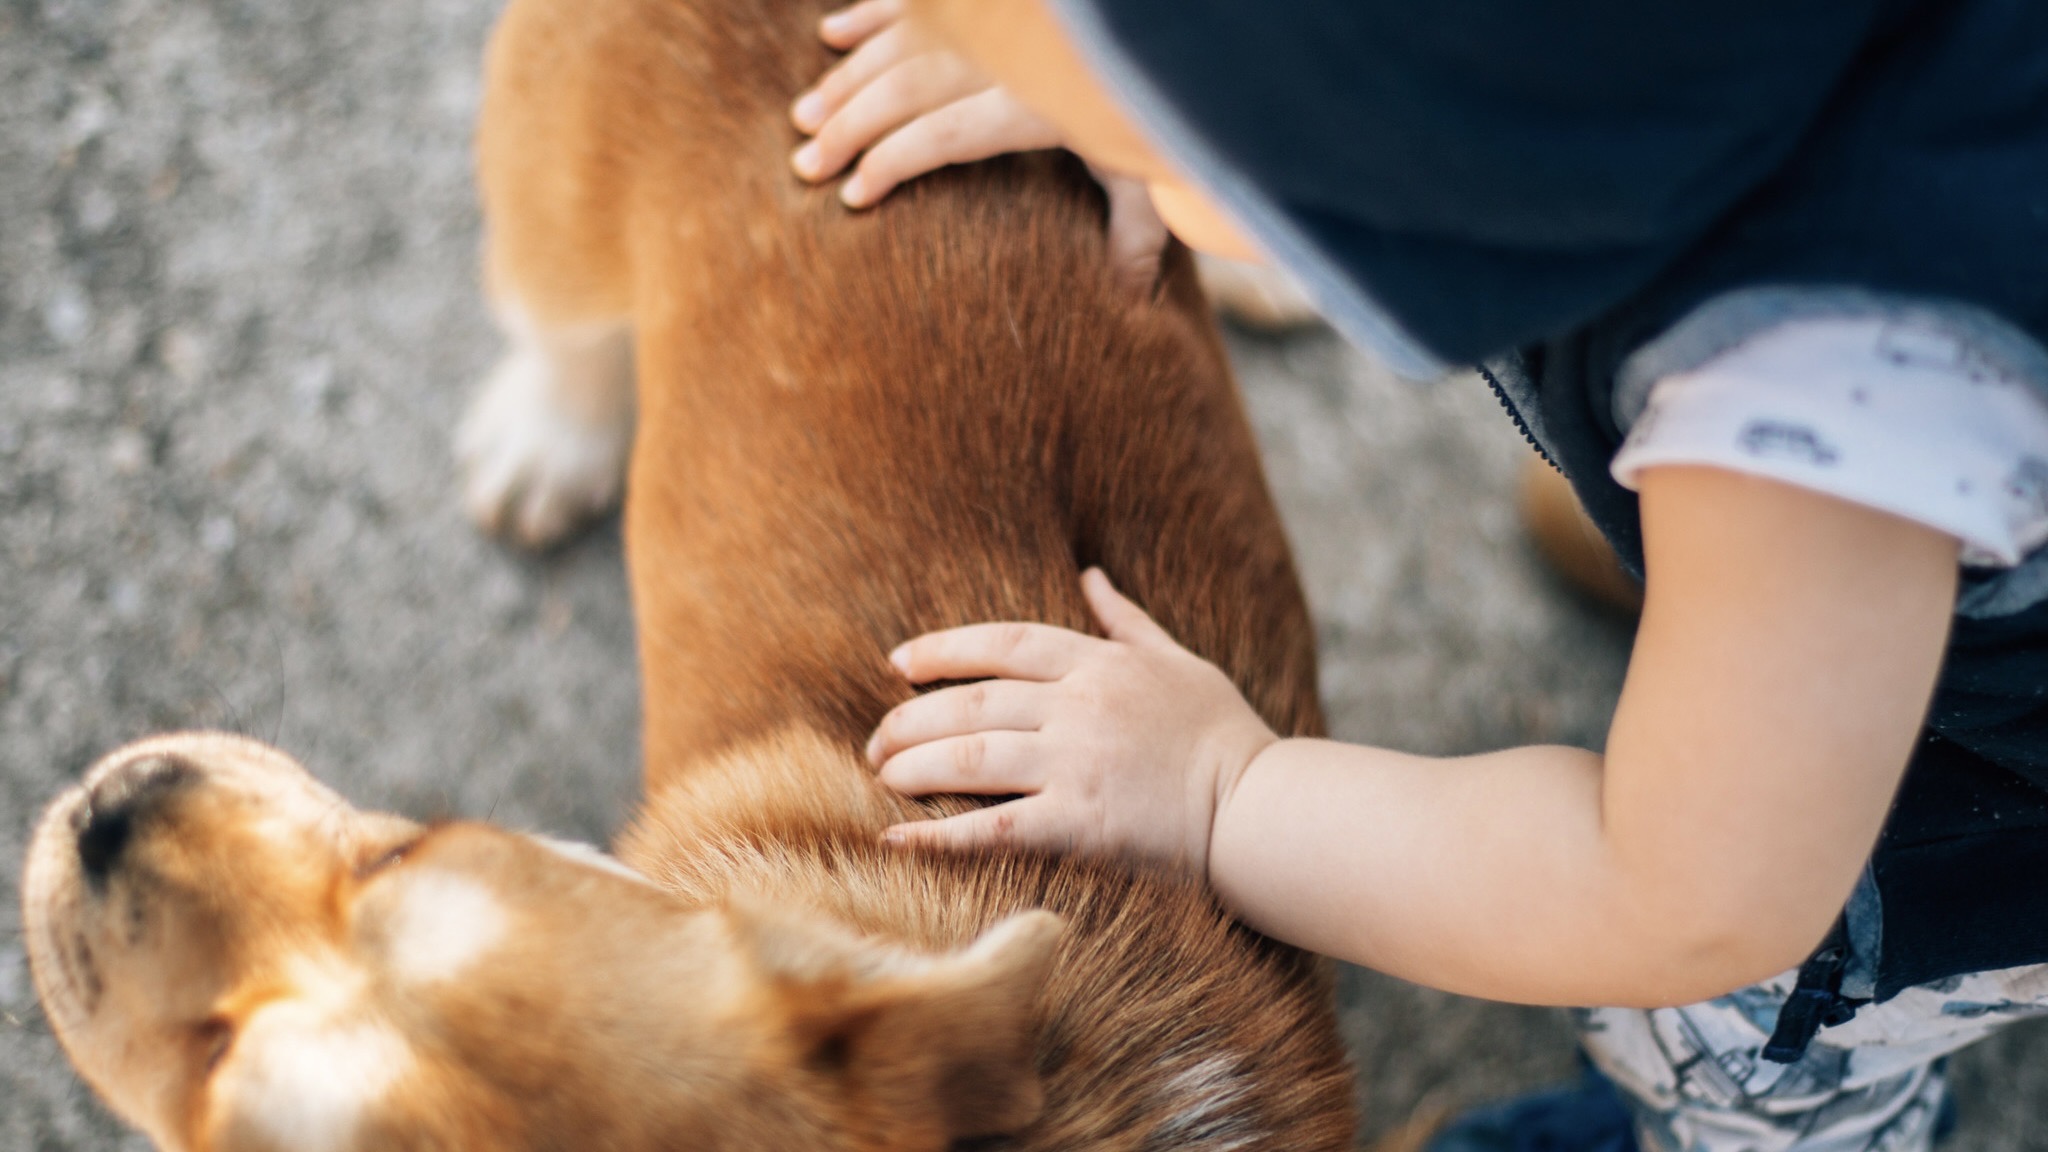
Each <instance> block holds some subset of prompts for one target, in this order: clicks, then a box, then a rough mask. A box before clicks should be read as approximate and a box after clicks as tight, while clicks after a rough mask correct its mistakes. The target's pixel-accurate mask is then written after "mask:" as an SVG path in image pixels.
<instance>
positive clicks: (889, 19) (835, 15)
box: [818, 0, 903, 52]
mask: <svg viewBox="0 0 2048 1152" xmlns="http://www.w3.org/2000/svg"><path fill="white" fill-rule="evenodd" d="M902 18H903V0H861V2H860V3H858V4H849V5H847V6H846V7H844V8H841V9H839V10H838V11H836V12H831V13H827V14H826V16H825V18H824V19H823V20H820V21H818V36H819V38H820V39H822V40H824V41H825V43H827V44H830V45H831V46H832V47H834V48H837V49H839V50H840V51H842V52H844V51H845V50H847V49H848V48H851V47H853V46H854V45H856V44H858V43H860V42H861V41H863V40H865V39H867V38H868V37H870V36H873V35H874V34H875V33H877V32H879V31H881V30H882V29H884V28H887V27H888V26H889V25H891V24H894V23H896V22H897V21H898V20H901V19H902Z"/></svg>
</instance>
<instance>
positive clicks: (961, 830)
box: [882, 797, 1073, 852]
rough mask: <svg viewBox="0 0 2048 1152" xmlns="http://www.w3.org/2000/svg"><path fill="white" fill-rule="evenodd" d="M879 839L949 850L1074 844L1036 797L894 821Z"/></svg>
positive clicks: (1056, 847) (1057, 848) (1060, 848)
mask: <svg viewBox="0 0 2048 1152" xmlns="http://www.w3.org/2000/svg"><path fill="white" fill-rule="evenodd" d="M882 840H883V841H884V842H885V843H887V844H890V845H893V846H896V847H900V848H942V849H952V850H958V849H962V848H982V847H995V846H1005V847H1020V848H1044V849H1049V850H1051V851H1055V852H1063V851H1066V850H1067V849H1069V848H1072V847H1073V845H1072V844H1071V843H1070V842H1069V839H1068V837H1067V836H1066V835H1065V834H1064V833H1061V832H1060V831H1059V830H1058V825H1057V824H1056V823H1055V822H1054V821H1053V820H1052V819H1051V818H1050V817H1049V816H1048V815H1047V814H1046V812H1045V804H1044V802H1043V801H1042V800H1039V799H1037V798H1036V797H1026V798H1024V799H1022V800H1012V801H1010V802H1008V803H1007V804H997V805H995V806H994V807H990V808H977V809H975V810H974V811H972V812H962V813H961V814H960V815H958V816H948V817H947V818H945V819H944V820H915V821H912V822H910V823H908V824H897V825H895V826H893V827H890V828H886V829H884V830H883V831H882Z"/></svg>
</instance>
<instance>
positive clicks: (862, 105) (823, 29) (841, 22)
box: [790, 0, 1166, 290]
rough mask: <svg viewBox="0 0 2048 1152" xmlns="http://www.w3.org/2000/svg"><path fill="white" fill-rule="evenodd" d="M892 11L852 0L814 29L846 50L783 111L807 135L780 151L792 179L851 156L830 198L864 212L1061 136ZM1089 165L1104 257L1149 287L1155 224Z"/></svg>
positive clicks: (834, 170)
mask: <svg viewBox="0 0 2048 1152" xmlns="http://www.w3.org/2000/svg"><path fill="white" fill-rule="evenodd" d="M902 15H903V0H861V3H858V4H855V5H853V6H851V7H848V8H842V9H840V10H839V11H837V12H834V13H833V14H832V15H830V16H827V17H825V19H824V21H823V22H822V23H821V24H820V25H819V34H820V35H821V36H823V38H824V40H825V42H826V43H827V44H830V45H831V46H832V47H834V48H838V49H840V50H842V51H846V52H849V55H848V56H847V57H846V58H845V59H844V60H841V61H840V62H839V63H838V65H837V66H835V67H834V68H833V69H832V70H831V71H830V72H827V73H826V74H825V76H824V78H823V79H821V80H819V81H818V83H817V85H816V86H815V87H813V88H812V89H811V90H810V91H809V92H806V93H804V94H803V95H802V96H800V97H798V98H797V101H796V104H795V105H794V106H792V107H791V109H790V119H791V120H792V121H794V122H795V124H796V126H797V128H798V129H799V130H800V131H802V132H805V133H807V134H809V135H810V136H811V139H810V140H809V141H806V142H805V143H804V145H803V146H802V147H801V148H798V149H797V150H796V153H795V154H794V155H793V156H791V157H790V166H791V167H793V168H795V169H796V173H797V175H799V176H801V177H803V178H804V179H806V180H809V181H812V182H814V183H815V182H818V181H822V180H829V179H831V178H832V177H833V176H836V175H838V174H839V173H840V172H841V171H843V170H844V169H845V168H846V166H847V164H849V163H851V162H852V161H853V158H854V157H855V156H859V157H860V163H859V164H857V165H855V167H854V170H853V174H852V175H851V176H848V177H847V178H846V181H845V183H843V184H841V185H840V186H839V199H840V200H841V201H843V202H844V203H845V204H846V206H847V207H849V208H867V207H871V206H873V205H874V204H876V203H879V202H880V201H881V199H882V198H883V197H884V196H887V195H888V194H889V193H890V192H891V191H892V190H894V189H895V187H896V186H897V185H898V184H901V183H903V182H904V181H906V180H909V179H911V178H912V177H915V176H921V175H923V174H924V173H926V172H931V171H934V170H936V169H939V168H944V167H945V166H946V165H948V164H965V163H969V162H971V161H975V160H986V159H988V158H989V157H991V156H1000V155H1002V154H1003V153H1006V152H1029V151H1033V150H1035V149H1040V148H1058V147H1061V146H1063V145H1064V144H1065V143H1066V141H1065V140H1064V138H1063V137H1062V136H1061V134H1060V131H1059V129H1058V128H1055V127H1054V126H1053V125H1052V124H1051V123H1050V122H1048V121H1046V120H1045V119H1044V118H1043V117H1041V116H1039V115H1038V114H1037V113H1035V112H1033V111H1031V110H1030V109H1029V108H1026V107H1025V106H1024V105H1023V104H1022V103H1020V102H1018V100H1017V98H1016V97H1014V96H1012V95H1010V93H1009V90H1008V89H1005V88H1002V87H1000V86H998V85H997V84H996V83H995V81H993V80H991V79H989V78H988V76H986V75H985V74H983V73H982V71H981V70H980V69H978V68H976V67H975V66H974V65H973V64H970V63H968V61H967V60H966V59H965V58H963V57H961V56H959V55H958V54H956V53H954V52H952V51H950V50H948V49H946V48H944V47H942V46H940V45H937V44H934V43H932V42H930V41H929V40H928V39H926V38H925V37H923V36H922V35H921V34H920V33H919V32H918V31H917V29H916V28H915V27H913V26H912V25H911V24H909V23H908V22H906V21H904V20H903V18H902ZM1091 170H1093V171H1094V172H1095V178H1096V180H1097V181H1099V182H1100V183H1101V184H1102V188H1103V191H1104V193H1105V194H1106V195H1107V196H1108V197H1109V247H1110V259H1111V261H1112V262H1113V263H1114V265H1115V266H1116V268H1117V270H1118V275H1119V276H1120V277H1122V279H1123V280H1124V281H1125V282H1126V283H1128V284H1130V285H1131V286H1132V287H1133V288H1134V289H1137V290H1142V289H1145V288H1149V287H1150V286H1151V284H1152V282H1153V281H1154V280H1155V279H1156V278H1157V276H1158V271H1159V254H1160V252H1161V250H1163V249H1164V248H1165V247H1166V225H1165V224H1164V223H1162V222H1161V221H1160V219H1159V214H1158V213H1157V212H1156V211H1154V209H1153V207H1152V198H1151V195H1150V194H1149V193H1148V192H1147V190H1146V188H1145V185H1144V183H1143V182H1142V181H1139V180H1136V179H1133V178H1130V177H1127V176H1119V175H1116V174H1114V173H1110V172H1107V171H1104V170H1102V169H1099V168H1093V166H1091Z"/></svg>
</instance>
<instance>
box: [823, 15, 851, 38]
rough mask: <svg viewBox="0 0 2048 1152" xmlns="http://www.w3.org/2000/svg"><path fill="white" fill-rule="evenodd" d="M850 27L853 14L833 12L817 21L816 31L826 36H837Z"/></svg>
mask: <svg viewBox="0 0 2048 1152" xmlns="http://www.w3.org/2000/svg"><path fill="white" fill-rule="evenodd" d="M852 26H853V13H851V12H834V13H833V14H831V15H830V16H827V17H825V18H824V19H823V20H820V21H818V31H820V32H823V33H824V34H825V35H827V36H837V35H839V34H840V33H841V32H844V31H845V30H847V29H848V28H851V27H852Z"/></svg>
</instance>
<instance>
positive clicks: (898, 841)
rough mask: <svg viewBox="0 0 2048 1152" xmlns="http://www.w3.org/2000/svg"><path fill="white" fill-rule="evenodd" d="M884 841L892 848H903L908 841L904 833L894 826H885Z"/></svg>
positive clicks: (883, 831)
mask: <svg viewBox="0 0 2048 1152" xmlns="http://www.w3.org/2000/svg"><path fill="white" fill-rule="evenodd" d="M882 843H884V844H887V845H888V846H889V847H891V848H901V847H903V845H904V844H905V843H907V841H905V840H904V839H903V833H901V832H898V831H897V830H896V829H894V828H885V829H883V830H882Z"/></svg>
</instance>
